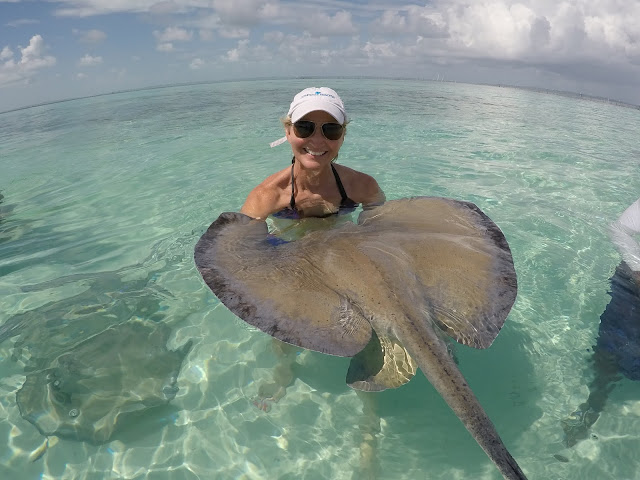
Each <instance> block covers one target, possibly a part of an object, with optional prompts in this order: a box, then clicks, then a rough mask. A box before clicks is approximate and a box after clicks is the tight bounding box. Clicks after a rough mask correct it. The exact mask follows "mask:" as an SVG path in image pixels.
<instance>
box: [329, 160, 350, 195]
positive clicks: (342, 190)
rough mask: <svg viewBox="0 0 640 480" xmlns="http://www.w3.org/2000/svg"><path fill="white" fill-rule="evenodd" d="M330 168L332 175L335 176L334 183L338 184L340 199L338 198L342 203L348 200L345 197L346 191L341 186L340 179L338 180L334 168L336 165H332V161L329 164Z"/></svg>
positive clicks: (338, 177)
mask: <svg viewBox="0 0 640 480" xmlns="http://www.w3.org/2000/svg"><path fill="white" fill-rule="evenodd" d="M331 170H332V171H333V176H334V177H336V183H337V184H338V190H340V196H341V197H342V198H341V200H340V203H341V204H343V203H345V202H346V201H347V200H349V197H347V192H346V191H345V189H344V187H343V186H342V181H341V180H340V175H338V171H337V170H336V167H334V166H333V163H332V164H331Z"/></svg>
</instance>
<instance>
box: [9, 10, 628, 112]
mask: <svg viewBox="0 0 640 480" xmlns="http://www.w3.org/2000/svg"><path fill="white" fill-rule="evenodd" d="M300 76H311V77H314V76H315V77H353V76H367V77H406V78H420V79H427V80H442V81H456V82H465V83H488V84H496V85H515V86H525V87H536V88H545V89H551V90H561V91H569V92H575V93H583V94H586V95H594V96H601V97H605V98H611V99H613V100H617V101H622V102H626V103H631V104H635V105H640V0H520V1H517V0H493V1H484V0H433V1H428V2H426V1H424V0H422V1H416V0H314V1H303V0H160V1H156V0H48V1H29V0H0V112H2V111H7V110H10V109H14V108H21V107H24V106H29V105H34V104H39V103H44V102H49V101H57V100H62V99H67V98H76V97H81V96H87V95H95V94H101V93H109V92H113V91H120V90H129V89H136V88H144V87H148V86H158V85H167V84H175V83H188V82H206V81H220V80H233V79H250V78H273V77H277V78H279V77H283V78H294V77H300ZM317 86H319V85H317Z"/></svg>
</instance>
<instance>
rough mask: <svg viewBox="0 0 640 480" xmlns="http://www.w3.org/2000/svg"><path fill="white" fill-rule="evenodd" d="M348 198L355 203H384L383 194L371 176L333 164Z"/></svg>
mask: <svg viewBox="0 0 640 480" xmlns="http://www.w3.org/2000/svg"><path fill="white" fill-rule="evenodd" d="M334 166H335V169H336V171H337V172H338V175H339V176H340V180H341V181H342V184H343V185H344V188H345V190H346V192H347V195H348V196H349V198H351V199H352V200H353V201H354V202H356V203H362V204H367V203H379V202H383V201H384V193H383V192H382V189H381V188H380V185H378V182H377V181H376V179H375V178H373V177H372V176H371V175H368V174H366V173H364V172H360V171H358V170H354V169H353V168H349V167H346V166H344V165H338V164H335V165H334Z"/></svg>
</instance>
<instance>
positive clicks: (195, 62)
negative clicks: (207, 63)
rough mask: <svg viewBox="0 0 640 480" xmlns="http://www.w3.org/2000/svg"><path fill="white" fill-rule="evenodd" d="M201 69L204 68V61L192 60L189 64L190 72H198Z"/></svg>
mask: <svg viewBox="0 0 640 480" xmlns="http://www.w3.org/2000/svg"><path fill="white" fill-rule="evenodd" d="M202 67H204V61H202V59H200V58H194V59H193V60H191V63H190V64H189V68H190V69H191V70H198V69H200V68H202Z"/></svg>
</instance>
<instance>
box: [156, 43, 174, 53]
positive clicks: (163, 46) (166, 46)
mask: <svg viewBox="0 0 640 480" xmlns="http://www.w3.org/2000/svg"><path fill="white" fill-rule="evenodd" d="M156 50H157V51H159V52H173V51H175V49H174V48H173V43H159V44H158V45H157V46H156Z"/></svg>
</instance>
